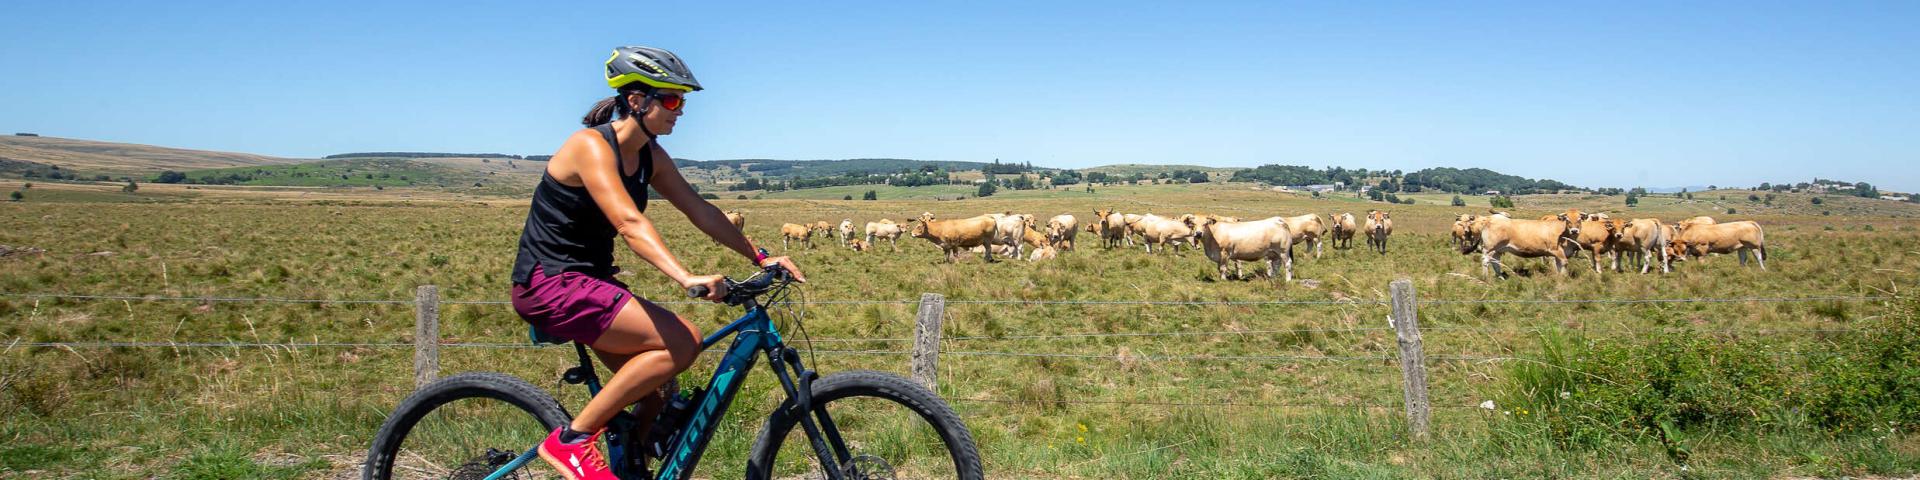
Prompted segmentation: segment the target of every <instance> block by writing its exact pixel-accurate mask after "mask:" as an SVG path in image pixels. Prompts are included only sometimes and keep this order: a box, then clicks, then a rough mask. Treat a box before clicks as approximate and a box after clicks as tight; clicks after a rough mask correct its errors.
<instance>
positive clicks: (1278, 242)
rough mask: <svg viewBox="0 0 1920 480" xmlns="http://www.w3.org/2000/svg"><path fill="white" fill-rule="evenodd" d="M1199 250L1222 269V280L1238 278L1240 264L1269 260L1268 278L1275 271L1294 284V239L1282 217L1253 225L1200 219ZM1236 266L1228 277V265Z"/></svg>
mask: <svg viewBox="0 0 1920 480" xmlns="http://www.w3.org/2000/svg"><path fill="white" fill-rule="evenodd" d="M1194 225H1195V227H1196V229H1197V230H1198V237H1199V240H1200V247H1201V249H1202V250H1203V251H1205V252H1206V254H1207V259H1209V260H1213V262H1214V263H1215V264H1216V265H1218V266H1219V273H1220V278H1221V279H1223V280H1224V279H1227V278H1239V277H1240V274H1241V271H1240V262H1241V261H1260V260H1266V261H1267V278H1273V277H1274V275H1275V274H1276V273H1279V272H1276V271H1275V270H1284V271H1285V272H1286V273H1285V275H1286V277H1285V278H1286V281H1288V282H1291V281H1293V239H1292V238H1291V237H1292V233H1291V230H1290V229H1288V228H1287V223H1286V221H1285V220H1283V219H1281V218H1280V217H1273V218H1268V219H1263V220H1255V221H1251V222H1220V221H1215V220H1213V219H1211V218H1197V219H1195V220H1194ZM1229 262H1231V263H1233V277H1228V276H1227V263H1229Z"/></svg>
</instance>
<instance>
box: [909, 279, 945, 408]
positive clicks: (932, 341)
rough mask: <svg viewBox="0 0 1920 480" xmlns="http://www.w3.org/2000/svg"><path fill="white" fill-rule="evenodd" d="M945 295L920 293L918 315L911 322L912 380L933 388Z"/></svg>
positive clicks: (938, 361) (938, 358)
mask: <svg viewBox="0 0 1920 480" xmlns="http://www.w3.org/2000/svg"><path fill="white" fill-rule="evenodd" d="M946 311H947V297H945V296H941V295H940V294H938V293H924V294H921V295H920V315H919V318H918V319H916V320H915V321H914V324H913V363H912V370H913V380H914V381H916V382H919V383H920V385H921V386H924V387H927V389H928V390H933V389H934V386H935V383H934V382H935V379H936V378H937V377H938V376H939V364H940V319H941V318H942V317H944V316H945V315H946Z"/></svg>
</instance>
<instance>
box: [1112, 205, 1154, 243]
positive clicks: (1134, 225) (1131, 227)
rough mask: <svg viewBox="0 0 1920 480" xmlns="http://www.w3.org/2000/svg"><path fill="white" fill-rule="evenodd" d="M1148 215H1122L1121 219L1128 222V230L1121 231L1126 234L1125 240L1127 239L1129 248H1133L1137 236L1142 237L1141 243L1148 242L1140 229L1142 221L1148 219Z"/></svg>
mask: <svg viewBox="0 0 1920 480" xmlns="http://www.w3.org/2000/svg"><path fill="white" fill-rule="evenodd" d="M1147 215H1153V214H1151V213H1149V214H1147ZM1147 215H1141V214H1138V213H1123V214H1121V215H1120V218H1121V219H1122V220H1123V221H1125V222H1126V228H1124V229H1122V230H1121V231H1124V232H1126V234H1125V235H1124V236H1123V238H1126V240H1127V246H1129V247H1131V246H1133V237H1134V236H1135V235H1139V236H1140V237H1141V238H1140V241H1141V242H1142V243H1144V242H1146V241H1147V239H1146V236H1145V235H1144V234H1141V233H1140V227H1139V225H1140V221H1141V220H1144V219H1146V218H1147Z"/></svg>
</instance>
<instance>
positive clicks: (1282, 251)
mask: <svg viewBox="0 0 1920 480" xmlns="http://www.w3.org/2000/svg"><path fill="white" fill-rule="evenodd" d="M1092 213H1093V217H1092V218H1091V219H1090V221H1088V222H1086V223H1085V224H1084V225H1083V224H1082V223H1081V222H1080V220H1079V219H1078V218H1075V217H1074V216H1073V215H1071V214H1061V215H1056V216H1054V217H1052V218H1049V219H1047V221H1046V223H1045V224H1041V223H1039V222H1038V219H1039V217H1036V216H1034V215H1031V214H1025V213H1013V212H1003V213H989V214H985V215H980V216H976V217H970V218H954V219H942V218H936V217H935V216H934V215H933V214H932V213H922V214H920V216H919V217H918V218H913V219H909V220H907V221H906V223H904V224H903V223H899V222H895V221H893V220H891V219H885V218H883V219H880V220H877V221H872V222H867V223H866V228H865V230H864V237H863V236H862V235H861V233H862V232H861V231H860V230H856V229H855V228H854V223H853V219H843V220H841V221H840V223H839V224H838V225H835V224H832V223H829V222H827V221H824V220H822V221H817V222H813V223H787V224H782V225H781V226H780V237H781V246H782V247H783V248H788V249H791V248H792V247H793V243H795V242H798V243H800V244H801V246H803V247H806V248H813V246H814V243H813V242H814V236H816V235H818V236H823V237H824V236H832V237H833V238H834V239H835V240H837V241H838V242H839V244H840V245H841V246H843V247H846V248H849V249H852V250H854V251H867V250H870V249H873V248H874V247H875V246H876V245H878V244H879V242H881V241H885V242H887V245H888V246H889V247H890V248H892V250H893V251H895V252H898V251H899V250H900V247H899V244H898V241H899V239H900V237H901V236H903V235H906V236H912V237H914V238H923V239H926V240H927V241H928V242H931V243H933V245H934V246H937V247H940V249H941V251H942V252H944V253H945V254H946V258H947V261H949V262H952V261H955V260H958V259H959V258H960V257H961V256H963V255H967V254H979V255H980V257H981V258H982V259H983V260H985V261H987V262H994V261H995V258H1013V259H1020V258H1025V259H1026V260H1027V261H1039V260H1045V259H1050V258H1054V257H1055V256H1056V255H1059V254H1060V253H1061V252H1067V251H1072V250H1074V246H1075V237H1077V236H1078V234H1079V233H1080V232H1082V231H1084V232H1086V233H1088V234H1090V235H1092V236H1093V237H1094V238H1095V239H1097V240H1098V241H1099V242H1100V245H1101V246H1103V247H1105V248H1108V249H1113V248H1132V247H1134V246H1136V245H1138V246H1140V247H1143V248H1145V249H1146V251H1147V253H1155V252H1162V253H1169V254H1177V253H1178V252H1180V251H1181V250H1183V249H1187V250H1192V249H1198V250H1200V251H1202V252H1204V253H1205V254H1206V256H1207V258H1208V259H1209V260H1212V261H1213V262H1214V263H1215V264H1216V266H1217V267H1218V273H1219V275H1220V277H1221V278H1240V277H1242V271H1241V269H1240V262H1243V261H1251V262H1261V261H1264V262H1266V272H1265V273H1266V276H1267V277H1268V278H1274V277H1275V276H1276V275H1279V276H1281V277H1283V278H1285V279H1286V280H1287V281H1292V280H1293V260H1294V247H1295V246H1302V248H1306V249H1308V251H1310V252H1311V253H1312V255H1313V257H1314V258H1319V257H1320V251H1321V248H1320V244H1321V242H1322V241H1323V240H1331V241H1332V242H1333V248H1336V249H1346V248H1352V242H1353V237H1354V235H1355V234H1359V235H1362V236H1365V237H1366V241H1367V249H1368V250H1369V251H1374V252H1378V253H1380V254H1385V253H1386V252H1387V239H1388V237H1390V236H1391V235H1393V218H1392V217H1391V216H1390V215H1388V213H1387V212H1384V211H1380V210H1373V211H1369V212H1367V214H1366V216H1365V217H1363V220H1364V221H1363V222H1362V221H1356V219H1355V217H1354V215H1353V214H1352V213H1341V214H1335V215H1330V218H1331V221H1326V220H1322V219H1321V217H1320V216H1319V215H1316V214H1311V213H1310V214H1306V215H1299V216H1292V217H1278V216H1276V217H1270V218H1264V219H1259V220H1242V219H1239V218H1235V217H1228V216H1221V215H1213V214H1184V215H1180V216H1176V217H1165V216H1160V215H1154V214H1132V213H1119V212H1115V211H1113V210H1112V209H1099V210H1095V211H1093V212H1092ZM726 216H727V220H728V221H730V222H732V223H733V225H734V227H735V228H744V227H745V226H746V215H745V214H742V213H740V212H737V211H728V212H726ZM1449 241H1450V242H1451V243H1452V245H1453V246H1454V247H1455V248H1457V249H1458V251H1459V253H1461V254H1463V255H1470V254H1474V253H1479V254H1480V263H1481V265H1482V266H1483V268H1485V270H1486V272H1487V273H1489V274H1493V275H1497V276H1504V275H1505V272H1504V271H1503V269H1502V266H1503V264H1502V263H1501V261H1500V258H1501V257H1502V256H1504V255H1509V254H1511V255H1513V256H1517V257H1522V258H1546V259H1549V260H1550V261H1551V262H1552V263H1553V265H1554V269H1555V270H1556V271H1559V272H1562V273H1564V272H1565V271H1566V265H1567V261H1568V260H1569V259H1572V258H1574V257H1577V256H1578V255H1579V254H1580V252H1587V253H1588V257H1589V258H1591V259H1592V264H1593V269H1594V271H1595V272H1600V271H1601V266H1600V257H1601V256H1602V255H1605V256H1607V257H1608V259H1609V261H1610V262H1611V266H1612V269H1613V270H1614V271H1616V272H1617V271H1621V262H1622V260H1623V259H1624V260H1626V261H1627V262H1631V263H1638V264H1639V266H1640V272H1641V273H1647V272H1649V271H1650V270H1651V269H1652V268H1653V266H1654V265H1659V268H1660V271H1661V272H1663V273H1664V272H1671V271H1672V269H1673V263H1674V262H1677V261H1684V260H1685V259H1686V258H1687V257H1694V258H1698V257H1700V256H1702V255H1707V254H1721V253H1735V254H1738V255H1739V257H1740V264H1741V265H1746V263H1747V257H1748V255H1749V254H1751V255H1752V256H1753V257H1754V260H1756V261H1757V262H1758V263H1759V265H1760V268H1761V269H1762V270H1764V269H1766V266H1767V263H1766V252H1767V247H1766V238H1765V235H1764V234H1763V233H1762V231H1761V229H1760V224H1758V223H1756V222H1752V221H1739V222H1728V223H1717V222H1715V221H1714V220H1713V218H1711V217H1694V218H1689V219H1686V220H1681V221H1678V222H1672V223H1667V222H1662V221H1661V220H1659V219H1656V218H1636V219H1631V220H1619V219H1613V218H1609V217H1608V216H1607V214H1604V213H1582V212H1580V211H1579V210H1568V211H1566V212H1564V213H1558V214H1554V215H1547V216H1544V217H1540V219H1538V220H1524V219H1515V218H1512V217H1511V216H1510V215H1508V214H1507V213H1506V212H1499V211H1489V212H1488V213H1487V214H1486V215H1475V214H1462V215H1459V216H1458V217H1457V218H1455V220H1454V222H1453V231H1452V236H1451V237H1450V239H1449ZM1156 247H1158V249H1157V250H1156ZM1229 267H1232V274H1231V275H1229V274H1228V269H1229Z"/></svg>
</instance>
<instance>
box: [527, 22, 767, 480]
mask: <svg viewBox="0 0 1920 480" xmlns="http://www.w3.org/2000/svg"><path fill="white" fill-rule="evenodd" d="M606 79H607V85H608V86H610V87H613V89H614V90H615V91H616V94H615V95H614V96H612V97H608V98H606V99H604V100H601V101H600V103H599V104H597V105H594V107H593V110H591V111H589V112H587V116H586V118H584V119H582V121H581V123H584V124H585V125H586V126H587V127H588V128H585V129H581V130H580V131H577V132H574V134H573V136H571V137H568V138H567V142H566V144H565V145H562V146H561V147H560V151H559V152H556V153H555V154H554V155H553V159H552V160H550V161H548V162H547V170H546V173H545V174H544V175H542V176H541V178H540V184H539V185H538V186H536V187H534V190H533V206H532V208H531V209H530V210H528V211H527V223H526V228H525V230H523V231H522V232H521V234H520V252H519V255H518V257H516V258H515V259H514V263H513V309H514V311H515V312H518V313H519V314H520V317H521V318H522V319H525V320H526V321H527V323H530V324H532V325H533V326H534V327H536V328H539V329H540V330H541V331H543V332H546V333H547V334H549V335H553V336H556V337H560V338H564V339H567V340H572V341H576V342H580V343H582V344H585V345H588V346H590V347H592V348H593V351H594V353H595V354H596V355H597V356H599V357H600V360H601V361H602V362H605V363H606V364H607V367H608V368H610V369H612V370H613V371H614V373H613V377H612V378H611V379H609V380H608V381H607V384H606V386H605V387H604V388H602V389H601V390H600V393H599V394H598V395H595V396H594V397H593V399H592V400H589V401H588V402H587V406H586V407H585V408H581V409H580V413H579V414H578V415H576V416H574V417H573V423H572V424H571V425H567V426H563V427H561V428H559V429H556V430H554V431H553V433H552V434H550V435H548V436H547V440H546V441H545V442H543V443H541V445H540V457H541V458H544V459H546V461H547V463H550V464H552V465H553V466H554V468H557V469H559V470H560V471H561V472H562V473H563V474H564V475H565V476H566V477H567V478H570V479H573V480H599V479H613V478H614V476H613V474H612V473H611V472H610V471H608V468H607V462H606V457H605V456H604V455H603V454H602V453H601V452H600V447H599V446H598V445H599V437H600V432H601V431H602V430H603V429H604V428H605V427H606V424H607V422H608V421H609V420H611V419H612V418H613V416H614V414H615V413H618V412H619V411H620V409H622V408H625V407H626V406H628V405H632V404H634V403H636V402H640V401H642V400H646V401H647V402H646V404H644V405H643V407H642V413H643V415H641V418H644V419H647V420H651V418H649V416H648V415H644V413H645V412H646V411H649V410H652V411H657V410H658V409H659V403H660V402H661V400H662V399H661V397H660V396H659V395H658V394H657V392H658V390H659V389H660V387H661V386H662V385H664V384H665V383H666V382H667V381H668V380H670V379H672V378H673V375H674V374H677V373H679V372H681V371H685V370H686V369H687V367H689V366H692V365H693V361H694V357H695V356H697V355H699V353H700V329H699V327H695V326H694V325H693V324H691V323H688V322H687V321H686V320H683V319H681V318H680V317H679V316H677V315H674V314H673V312H669V311H667V310H666V309H665V308H661V307H660V306H659V305H655V304H654V303H652V302H648V301H646V300H642V299H639V298H635V297H634V295H632V294H631V293H629V292H628V290H627V285H626V284H624V283H621V282H620V281H619V280H615V279H614V278H613V275H614V273H616V272H618V271H619V270H618V269H617V268H615V267H614V265H613V238H615V237H616V236H617V237H618V238H620V239H622V240H625V241H626V244H627V247H628V248H631V249H633V252H634V253H636V254H639V255H640V258H642V259H645V260H646V261H647V263H651V264H653V266H654V268H658V269H660V272H661V273H664V274H666V275H667V277H668V278H671V279H673V281H674V282H678V283H679V285H680V286H681V287H683V288H689V287H695V286H705V287H706V288H707V292H708V293H707V296H706V299H707V300H711V301H720V300H721V299H722V298H724V297H725V296H726V293H727V287H726V285H725V284H724V283H723V282H721V277H720V276H719V275H694V274H693V272H690V271H688V270H687V269H686V267H684V266H682V265H681V264H680V260H679V259H676V258H674V256H673V253H672V252H669V251H667V245H666V243H665V242H663V241H662V240H661V238H660V233H659V232H658V231H657V230H655V228H654V225H653V221H652V220H651V219H649V218H647V216H646V215H645V214H644V213H642V212H644V211H645V210H646V207H647V187H648V186H652V187H653V189H654V191H657V192H660V195H661V196H662V197H666V199H667V202H668V203H672V204H673V206H674V208H677V209H679V210H680V212H681V213H684V214H686V216H687V219H688V220H690V221H692V222H693V225H694V226H696V227H699V228H700V231H702V232H706V234H707V236H709V237H712V238H713V240H714V241H716V242H719V243H720V244H721V245H725V246H726V247H727V248H730V249H732V250H733V251H735V252H738V253H739V254H740V255H741V256H743V257H746V258H748V259H750V260H752V261H753V264H754V265H755V266H767V265H773V264H776V263H777V264H780V265H782V266H785V267H786V268H787V271H789V272H791V273H792V274H793V277H794V278H795V279H796V280H799V281H805V276H804V275H802V274H801V273H800V269H799V268H797V267H796V266H794V264H793V261H792V260H789V259H788V258H787V257H768V256H767V255H766V254H765V253H762V252H760V251H759V250H758V249H756V248H754V247H753V245H752V244H751V243H749V242H748V241H747V238H746V236H745V235H742V234H741V233H740V230H738V229H735V228H733V224H732V223H730V222H728V221H727V218H726V216H725V215H723V214H721V213H720V209H718V208H714V206H713V205H712V204H709V203H707V201H706V200H704V199H701V198H700V196H699V195H698V194H696V193H694V191H693V187H691V186H689V185H688V184H687V180H686V179H685V178H683V177H681V176H680V171H679V170H678V169H676V168H675V167H674V165H673V157H671V156H669V155H667V151H666V150H665V149H662V148H661V147H660V144H659V143H658V142H656V139H657V138H658V137H659V136H660V135H667V134H671V133H673V125H674V123H675V122H676V121H677V120H678V119H679V118H680V114H681V109H682V108H683V107H685V106H686V94H687V93H690V92H695V91H699V90H700V89H701V88H700V82H699V81H697V80H694V78H693V72H692V71H690V70H688V69H687V66H686V64H685V63H683V62H681V61H680V58H679V57H677V56H675V55H674V54H673V53H672V52H668V51H666V50H661V49H657V48H649V47H638V46H634V47H620V48H617V49H614V51H613V58H610V59H607V78H606ZM641 431H645V430H644V429H642V430H641Z"/></svg>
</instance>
